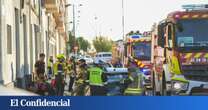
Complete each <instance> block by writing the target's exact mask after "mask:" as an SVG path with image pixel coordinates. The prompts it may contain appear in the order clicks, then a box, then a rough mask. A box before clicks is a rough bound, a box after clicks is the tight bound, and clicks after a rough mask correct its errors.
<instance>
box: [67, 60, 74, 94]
mask: <svg viewBox="0 0 208 110" xmlns="http://www.w3.org/2000/svg"><path fill="white" fill-rule="evenodd" d="M67 70H68V74H69V77H70V79H69V88H68V91H69V92H72V90H73V89H72V87H73V85H74V80H75V76H76V75H75V71H74V58H73V57H72V58H70V59H69V61H68V65H67Z"/></svg>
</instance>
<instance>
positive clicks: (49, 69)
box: [48, 56, 53, 79]
mask: <svg viewBox="0 0 208 110" xmlns="http://www.w3.org/2000/svg"><path fill="white" fill-rule="evenodd" d="M52 75H53V56H50V58H49V60H48V79H51V77H52Z"/></svg>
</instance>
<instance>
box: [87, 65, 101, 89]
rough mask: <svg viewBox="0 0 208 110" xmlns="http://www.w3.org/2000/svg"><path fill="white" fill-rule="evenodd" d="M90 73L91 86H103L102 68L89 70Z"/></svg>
mask: <svg viewBox="0 0 208 110" xmlns="http://www.w3.org/2000/svg"><path fill="white" fill-rule="evenodd" d="M89 72H90V77H89V83H90V85H95V86H103V81H102V74H103V71H102V69H100V68H97V67H93V68H91V69H89Z"/></svg>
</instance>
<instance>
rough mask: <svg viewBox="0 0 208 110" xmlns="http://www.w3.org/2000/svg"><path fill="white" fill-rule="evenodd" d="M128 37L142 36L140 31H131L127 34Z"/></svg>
mask: <svg viewBox="0 0 208 110" xmlns="http://www.w3.org/2000/svg"><path fill="white" fill-rule="evenodd" d="M126 35H127V36H131V35H141V33H140V31H139V30H137V31H130V32H129V33H127V34H126Z"/></svg>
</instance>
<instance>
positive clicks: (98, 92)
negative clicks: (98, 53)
mask: <svg viewBox="0 0 208 110" xmlns="http://www.w3.org/2000/svg"><path fill="white" fill-rule="evenodd" d="M94 65H95V66H94V67H91V68H89V69H88V79H89V84H90V92H91V95H92V96H104V95H106V93H107V91H106V88H105V84H106V81H107V77H106V75H104V74H103V69H102V65H101V64H100V62H95V63H94Z"/></svg>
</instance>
